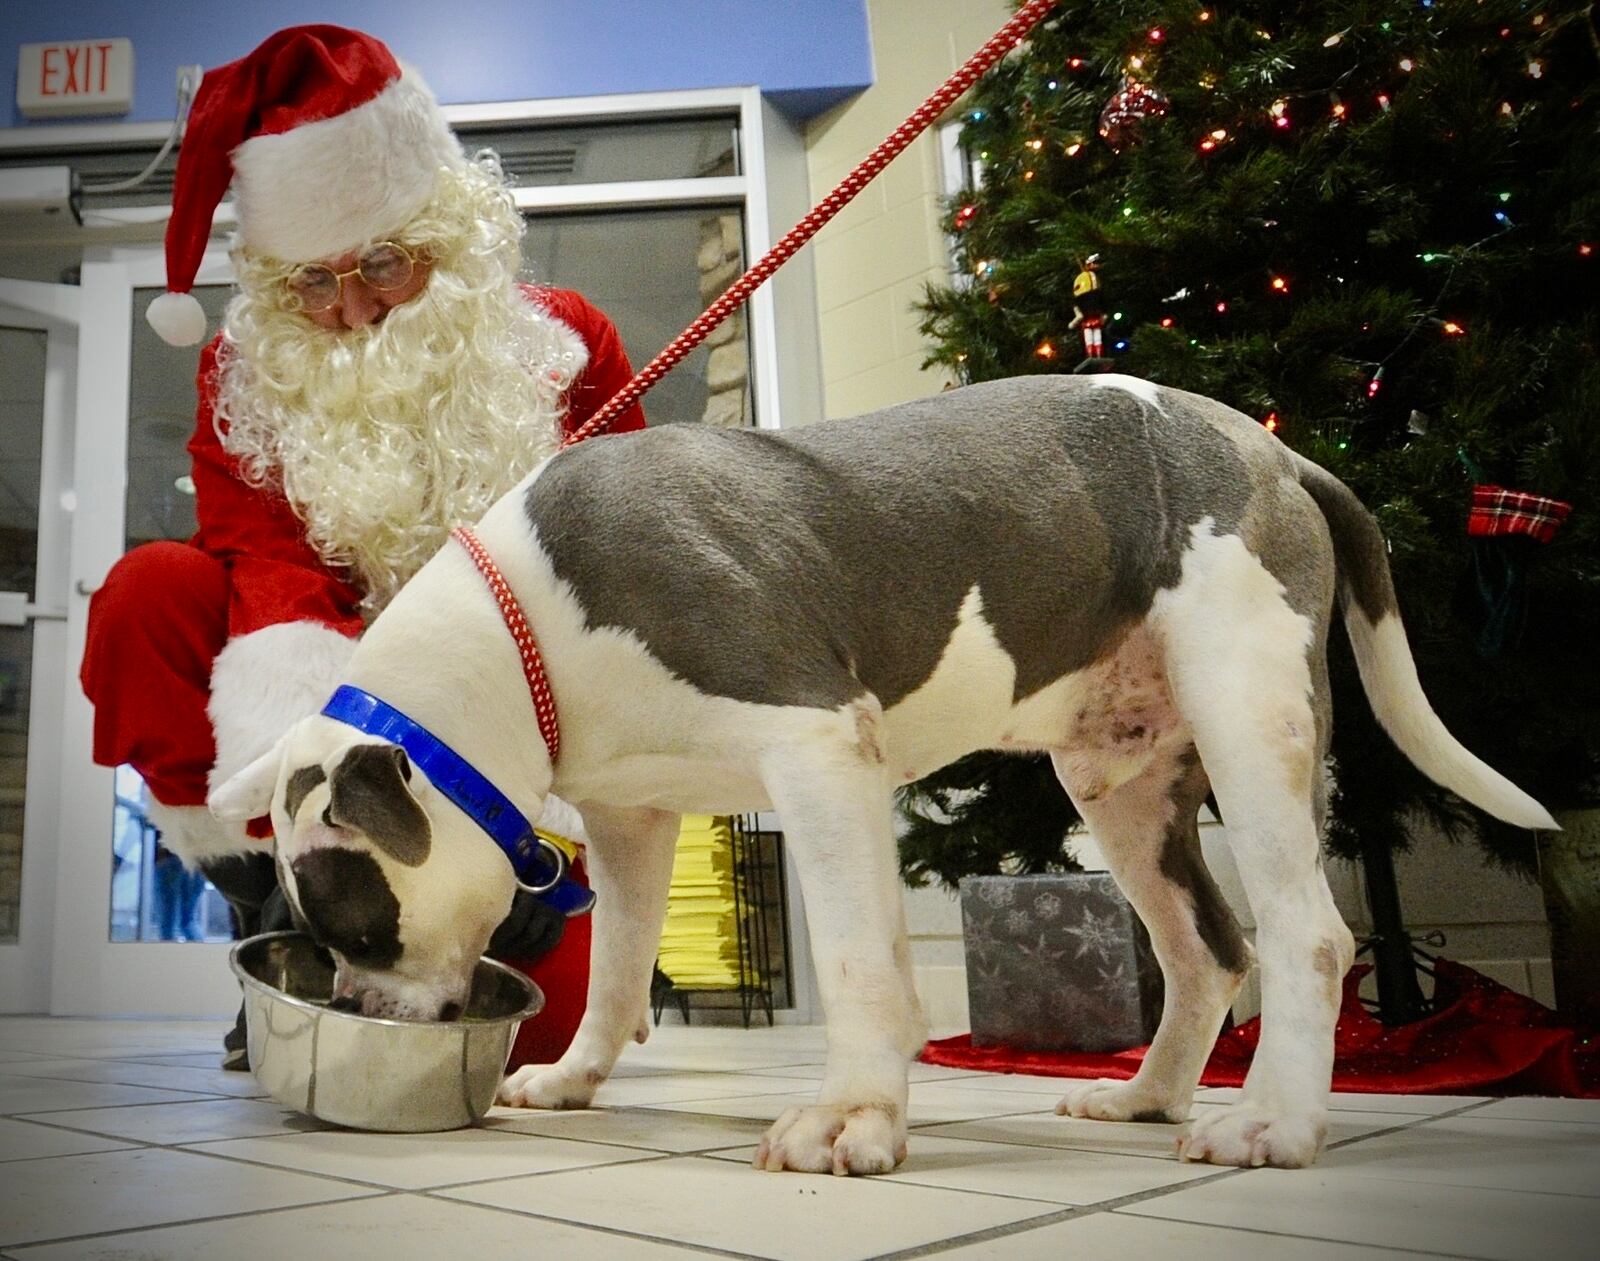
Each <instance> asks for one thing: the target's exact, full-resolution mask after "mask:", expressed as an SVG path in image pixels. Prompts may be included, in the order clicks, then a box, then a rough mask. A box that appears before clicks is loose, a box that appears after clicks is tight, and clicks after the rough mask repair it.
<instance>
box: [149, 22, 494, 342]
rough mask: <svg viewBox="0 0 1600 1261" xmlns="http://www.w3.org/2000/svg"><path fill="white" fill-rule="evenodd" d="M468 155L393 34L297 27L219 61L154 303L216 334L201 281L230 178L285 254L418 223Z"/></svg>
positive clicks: (314, 251)
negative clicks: (384, 37)
mask: <svg viewBox="0 0 1600 1261" xmlns="http://www.w3.org/2000/svg"><path fill="white" fill-rule="evenodd" d="M463 161H464V158H463V155H462V151H461V145H460V143H459V142H458V141H457V140H456V138H455V137H454V136H453V135H452V134H451V133H450V128H449V127H448V126H447V125H446V123H445V121H444V116H443V115H442V114H441V113H440V111H439V103H438V101H437V100H435V99H434V96H433V93H432V92H430V91H429V90H428V86H427V84H425V83H423V82H422V80H421V78H420V77H419V76H418V75H417V73H416V71H415V70H413V69H411V68H410V67H409V66H403V65H402V64H401V63H400V62H398V61H397V60H396V59H395V57H394V55H393V54H392V53H391V52H390V51H389V50H388V49H387V48H386V47H384V45H383V44H382V43H381V42H380V41H378V40H376V39H374V38H373V37H372V36H370V35H363V34H362V33H361V32H360V31H351V30H346V29H345V28H343V27H340V26H295V27H290V28H289V29H288V30H283V31H279V32H278V33H277V34H276V35H273V36H271V37H270V38H269V39H268V40H267V41H266V42H265V43H263V44H262V45H261V46H260V47H259V48H257V49H256V50H255V51H254V52H252V53H250V54H248V55H247V56H244V57H241V58H240V59H239V60H238V61H234V62H230V63H229V64H228V65H225V66H221V67H219V68H217V69H215V70H212V71H209V72H208V73H207V74H206V76H205V78H204V79H203V80H202V81H201V84H200V90H199V91H198V92H197V93H196V94H195V100H194V106H193V108H192V109H191V110H190V113H189V122H188V126H187V128H186V129H185V131H184V137H183V147H182V149H181V150H180V151H179V154H178V171H177V180H176V183H175V185H174V187H173V194H172V218H171V220H170V221H169V222H168V224H167V292H166V293H164V294H162V295H161V296H160V297H158V298H156V300H155V301H154V302H152V303H151V304H150V307H149V309H148V311H147V312H146V318H148V319H149V321H150V324H151V327H153V328H154V329H155V330H156V332H157V333H159V334H160V335H161V337H162V339H163V340H165V341H167V342H170V343H171V344H172V345H174V346H190V345H193V344H194V343H196V342H198V341H199V340H200V339H201V338H202V337H204V336H205V315H204V314H203V312H202V311H201V309H200V303H199V302H198V301H196V300H195V298H194V296H193V295H192V294H191V293H190V292H189V290H190V289H191V288H193V286H194V278H195V274H196V273H197V272H198V271H199V270H200V260H201V258H202V257H203V256H204V254H205V248H206V241H207V238H208V237H209V236H210V233H211V218H212V215H213V214H214V213H215V211H216V208H217V204H218V203H219V202H220V201H221V200H222V197H223V194H224V193H226V192H227V191H228V186H229V184H230V183H231V184H232V186H233V191H234V204H235V206H236V208H237V211H238V219H239V240H240V241H241V242H242V243H243V244H244V245H246V246H248V247H249V248H251V249H253V250H257V251H259V252H261V253H263V254H266V255H269V256H271V257H273V258H277V259H281V260H282V261H284V262H290V263H303V262H312V261H315V260H318V259H325V258H333V257H336V256H338V255H340V254H343V253H346V252H347V251H349V250H351V249H353V248H355V247H356V246H358V245H361V244H363V243H364V242H366V241H370V240H375V239H380V238H382V237H383V236H384V235H385V234H387V233H390V232H394V231H396V230H397V229H399V228H401V227H403V226H404V225H405V224H406V223H408V222H409V221H410V220H411V219H412V218H413V217H415V215H416V214H417V212H418V211H420V210H421V209H422V207H423V205H424V204H425V203H426V202H427V200H428V198H429V197H430V196H431V195H432V193H433V189H434V186H435V184H436V182H437V180H438V176H439V171H440V168H441V167H445V166H452V165H457V166H459V165H460V164H461V163H462V162H463Z"/></svg>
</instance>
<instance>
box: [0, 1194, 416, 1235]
mask: <svg viewBox="0 0 1600 1261" xmlns="http://www.w3.org/2000/svg"><path fill="white" fill-rule="evenodd" d="M385 1191H386V1192H387V1194H388V1195H400V1194H403V1192H400V1191H396V1190H395V1189H394V1188H393V1187H386V1188H385ZM384 1198H386V1197H385V1196H384V1195H343V1196H340V1197H338V1198H337V1199H333V1200H308V1201H306V1202H305V1203H304V1204H284V1205H280V1206H279V1207H277V1208H256V1209H245V1210H243V1211H241V1212H238V1213H213V1214H211V1215H209V1216H206V1217H181V1218H178V1219H176V1220H174V1221H170V1222H146V1223H145V1224H144V1225H142V1226H124V1227H122V1228H121V1229H120V1230H92V1231H88V1232H87V1233H85V1234H82V1235H51V1236H49V1237H47V1238H43V1239H29V1240H26V1241H23V1242H13V1243H9V1244H6V1245H4V1246H5V1247H7V1248H34V1247H42V1246H43V1245H45V1244H64V1243H81V1242H83V1241H84V1240H88V1239H108V1238H114V1237H116V1236H117V1235H133V1234H138V1233H140V1232H142V1231H147V1230H169V1229H172V1228H174V1227H178V1226H195V1225H201V1224H204V1223H208V1222H230V1221H237V1220H239V1219H241V1218H246V1217H267V1216H270V1215H271V1214H273V1213H288V1212H292V1211H293V1210H295V1209H301V1208H324V1207H326V1206H327V1205H329V1204H348V1203H351V1202H353V1201H355V1200H381V1199H384Z"/></svg>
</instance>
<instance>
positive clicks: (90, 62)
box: [17, 39, 133, 118]
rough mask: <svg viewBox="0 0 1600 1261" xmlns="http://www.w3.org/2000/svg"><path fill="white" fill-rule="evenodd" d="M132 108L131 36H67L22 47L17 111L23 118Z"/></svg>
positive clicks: (124, 110) (19, 64) (19, 58)
mask: <svg viewBox="0 0 1600 1261" xmlns="http://www.w3.org/2000/svg"><path fill="white" fill-rule="evenodd" d="M132 108H133V41H132V40H128V39H75V40H63V41H61V42H58V43H54V44H24V45H22V47H21V48H20V49H19V50H18V53H17V109H18V110H20V111H21V112H22V116H23V117H24V118H63V117H70V116H72V115H74V114H126V113H127V112H128V111H129V110H130V109H132Z"/></svg>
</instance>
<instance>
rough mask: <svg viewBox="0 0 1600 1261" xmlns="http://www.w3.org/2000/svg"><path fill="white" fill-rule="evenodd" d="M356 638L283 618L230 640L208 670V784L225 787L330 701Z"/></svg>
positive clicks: (347, 663)
mask: <svg viewBox="0 0 1600 1261" xmlns="http://www.w3.org/2000/svg"><path fill="white" fill-rule="evenodd" d="M355 649H356V641H355V640H353V639H351V638H349V637H348V636H346V635H341V634H340V633H339V632H338V631H336V630H332V629H330V628H329V627H327V626H324V625H323V624H322V623H321V622H282V623H279V624H278V625H277V626H263V627H262V628H261V629H260V630H258V631H251V632H250V633H249V634H248V635H240V636H238V637H237V638H235V639H230V640H229V641H228V643H227V645H226V646H225V647H224V648H223V650H222V651H221V652H219V653H218V654H217V660H216V662H215V664H213V665H212V667H211V700H210V701H209V702H208V704H207V706H206V712H207V713H209V714H210V716H211V727H212V730H213V732H214V733H215V735H216V740H217V761H216V764H215V765H214V766H213V767H212V768H211V775H210V777H209V781H208V784H209V787H211V788H213V789H215V788H217V787H218V786H219V785H221V784H225V783H227V782H228V780H230V779H232V778H233V777H234V776H235V775H236V774H238V773H239V772H240V771H242V770H243V769H244V768H245V767H247V766H249V765H250V763H252V762H254V761H255V760H256V759H257V758H258V757H260V756H261V755H262V754H263V753H265V752H267V751H268V750H269V749H271V748H272V746H273V745H274V744H276V743H277V742H278V740H279V738H280V737H281V736H283V734H284V733H285V732H287V731H288V730H289V728H290V727H292V726H294V725H295V723H297V722H299V721H300V720H301V719H302V718H306V717H308V716H310V715H311V714H314V713H316V712H317V711H318V710H320V709H321V708H322V707H323V705H324V704H326V703H327V700H328V697H330V696H332V695H333V691H334V689H335V688H336V687H338V686H339V684H340V683H341V682H342V681H343V678H344V670H345V667H346V666H347V665H349V663H350V654H351V653H353V652H354V651H355Z"/></svg>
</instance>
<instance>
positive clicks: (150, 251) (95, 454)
mask: <svg viewBox="0 0 1600 1261" xmlns="http://www.w3.org/2000/svg"><path fill="white" fill-rule="evenodd" d="M81 277H82V284H81V292H82V301H83V310H84V312H85V317H84V322H83V328H82V332H81V354H82V360H83V363H84V364H85V365H86V366H85V369H84V371H83V372H82V374H81V377H80V382H79V400H80V403H79V408H78V417H79V421H78V432H79V441H78V445H77V451H76V459H75V464H74V482H75V486H76V491H77V503H78V508H77V512H76V514H75V518H74V524H73V533H72V550H71V559H70V567H69V569H70V573H71V576H72V580H73V583H72V590H71V592H70V594H69V598H68V601H67V614H68V616H67V625H66V632H67V633H66V640H67V652H68V658H69V660H70V662H71V665H72V671H71V674H72V678H71V681H70V684H69V686H68V687H67V688H66V692H65V704H64V707H63V714H62V718H63V723H64V731H63V742H62V748H63V751H64V752H63V758H62V777H63V785H64V792H63V794H62V801H61V809H60V820H61V822H60V838H59V844H60V864H59V870H58V876H57V888H56V898H55V911H56V915H55V932H54V968H53V978H52V985H51V1010H52V1011H54V1012H56V1013H58V1014H85V1015H91V1014H92V1015H115V1014H127V1013H138V1014H146V1015H173V1016H209V1017H214V1018H226V1017H230V1016H231V1015H232V1014H233V1012H234V1011H235V1010H236V1009H237V1006H238V1002H239V990H238V985H237V983H236V982H235V981H234V979H233V976H232V974H231V973H230V971H229V969H228V965H227V951H228V947H229V943H230V942H231V940H232V923H231V919H230V916H229V912H228V908H227V905H226V903H225V902H224V901H223V900H222V898H221V896H220V895H219V894H218V893H217V892H216V890H215V889H213V888H212V887H211V886H210V885H209V884H207V883H206V882H205V881H204V880H203V879H201V878H199V877H198V876H190V875H188V874H187V873H185V872H184V871H183V870H182V868H181V866H180V865H179V864H178V862H177V860H176V858H175V857H173V856H172V855H171V854H169V853H167V851H166V850H165V849H164V848H163V847H162V845H161V838H160V833H159V831H158V830H157V828H156V827H155V826H154V825H153V824H152V823H151V821H150V819H149V816H148V804H149V796H148V793H147V791H146V789H145V786H144V784H143V782H142V781H141V780H140V778H139V775H138V773H137V772H136V771H134V770H133V768H132V767H128V766H122V767H115V768H110V767H102V766H96V765H94V764H93V762H92V761H91V758H90V750H91V748H92V733H93V710H92V708H91V706H90V705H89V702H88V701H87V700H86V699H85V698H84V696H83V692H82V690H81V688H80V687H79V686H78V684H77V678H76V673H77V664H78V662H79V661H81V659H82V655H83V645H84V640H85V629H86V621H87V614H88V605H89V597H90V596H91V595H92V594H93V593H94V591H95V589H96V588H97V587H98V586H99V585H100V584H101V582H103V581H104V579H105V576H106V574H107V572H108V571H109V570H110V568H111V566H112V565H113V564H114V563H115V562H116V561H117V560H118V558H120V557H121V556H122V554H123V553H124V552H126V551H128V550H129V549H130V548H132V547H135V546H138V545H139V544H141V543H147V542H152V541H155V540H159V539H179V540H182V539H187V538H188V537H189V535H190V534H192V533H193V532H194V528H195V518H194V507H193V490H194V488H193V485H192V483H191V482H190V480H189V457H188V453H187V451H186V444H187V442H188V440H189V436H190V434H191V433H192V432H193V429H194V421H195V404H196V399H195V370H196V366H197V364H198V361H199V353H200V347H198V346H191V347H183V348H174V347H171V346H168V345H166V344H165V343H164V342H162V341H161V340H160V338H158V337H157V336H156V335H155V333H154V332H152V331H151V330H150V328H149V326H148V325H147V324H146V323H145V320H144V308H145V307H146V305H148V303H149V301H150V300H151V299H152V298H154V297H155V296H156V295H157V294H158V293H160V292H161V291H162V289H163V287H164V285H165V263H164V260H163V255H162V251H161V249H160V247H159V246H127V247H106V248H99V249H91V250H89V251H88V252H86V253H85V256H84V263H83V268H82V273H81ZM231 283H232V281H231V272H230V269H229V265H228V260H227V255H226V252H225V251H224V250H223V249H222V248H221V247H220V246H219V247H217V248H215V249H213V251H212V252H211V253H210V254H208V255H207V257H206V261H205V264H204V266H203V267H202V269H201V272H200V276H199V280H198V283H197V284H196V286H195V290H194V293H195V296H196V297H197V298H199V299H200V302H201V305H202V306H203V307H204V308H205V310H206V314H207V317H208V321H209V327H210V328H211V329H212V330H213V331H214V330H215V329H216V327H217V324H218V321H219V319H220V316H221V314H222V309H223V307H224V306H225V305H226V303H227V299H228V296H229V292H230V286H231ZM89 365H92V368H91V367H90V366H89Z"/></svg>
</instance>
